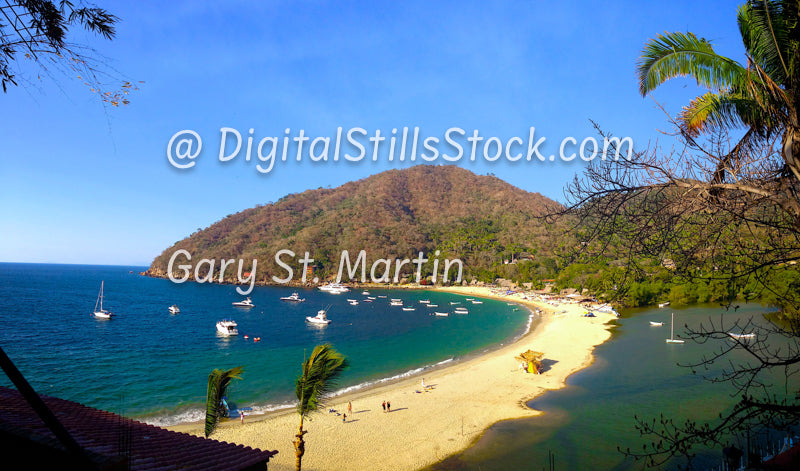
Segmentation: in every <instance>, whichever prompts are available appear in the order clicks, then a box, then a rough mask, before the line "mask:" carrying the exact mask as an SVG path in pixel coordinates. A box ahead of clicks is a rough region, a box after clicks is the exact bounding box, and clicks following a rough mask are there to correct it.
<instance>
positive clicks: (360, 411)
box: [353, 409, 372, 414]
mask: <svg viewBox="0 0 800 471" xmlns="http://www.w3.org/2000/svg"><path fill="white" fill-rule="evenodd" d="M371 410H372V409H362V410H357V411H355V412H353V414H362V413H364V412H370V411H371Z"/></svg>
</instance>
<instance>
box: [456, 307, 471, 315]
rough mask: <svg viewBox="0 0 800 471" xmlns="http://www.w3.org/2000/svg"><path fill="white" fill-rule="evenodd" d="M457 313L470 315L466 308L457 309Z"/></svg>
mask: <svg viewBox="0 0 800 471" xmlns="http://www.w3.org/2000/svg"><path fill="white" fill-rule="evenodd" d="M455 313H456V314H469V311H467V309H466V308H457V309H456V310H455Z"/></svg>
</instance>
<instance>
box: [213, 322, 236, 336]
mask: <svg viewBox="0 0 800 471" xmlns="http://www.w3.org/2000/svg"><path fill="white" fill-rule="evenodd" d="M238 326H239V324H237V323H236V321H234V320H231V319H226V320H223V321H219V322H217V332H219V333H220V334H222V335H225V336H229V335H239V330H238V329H237V327H238Z"/></svg>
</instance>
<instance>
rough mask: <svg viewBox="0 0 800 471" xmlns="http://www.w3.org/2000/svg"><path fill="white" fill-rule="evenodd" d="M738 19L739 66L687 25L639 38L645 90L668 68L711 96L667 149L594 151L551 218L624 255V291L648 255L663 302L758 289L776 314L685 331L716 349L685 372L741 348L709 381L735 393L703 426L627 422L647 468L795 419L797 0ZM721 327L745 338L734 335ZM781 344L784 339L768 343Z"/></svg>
mask: <svg viewBox="0 0 800 471" xmlns="http://www.w3.org/2000/svg"><path fill="white" fill-rule="evenodd" d="M737 19H738V25H739V31H740V33H741V36H742V41H743V44H744V48H745V51H746V61H745V63H744V64H742V63H739V62H737V61H735V60H732V59H730V58H727V57H724V56H721V55H719V54H717V53H716V52H715V51H714V49H713V46H712V44H711V42H710V41H708V40H706V39H704V38H698V37H697V36H696V35H694V34H692V33H665V34H663V35H659V36H657V37H656V38H655V39H653V40H651V41H649V42H648V43H647V44H646V45H645V47H644V50H643V52H642V56H641V59H640V62H639V64H638V72H639V79H640V91H641V93H642V94H643V95H645V94H647V93H650V92H651V91H652V90H654V89H655V88H657V87H658V86H659V85H661V84H662V83H664V82H665V81H667V80H669V79H671V78H675V77H679V76H689V77H692V78H694V79H695V80H697V83H698V85H700V86H701V87H704V88H706V89H708V92H707V93H704V94H703V95H701V96H699V97H697V98H695V99H694V100H692V101H691V102H690V103H689V104H688V105H687V106H686V107H684V109H683V111H682V112H681V113H680V115H679V116H678V117H677V118H675V119H674V120H673V121H672V122H673V124H674V125H675V127H676V136H677V137H678V145H677V146H676V147H674V148H673V149H674V150H672V151H669V152H664V151H663V150H662V149H660V148H658V147H653V148H651V149H645V150H638V151H636V152H634V155H633V156H632V158H631V159H630V160H626V159H622V160H619V161H615V160H612V159H606V160H602V159H596V160H595V161H593V162H591V163H590V164H589V165H588V166H587V167H586V170H585V173H584V175H583V177H577V178H576V179H575V180H574V181H573V183H572V184H570V185H569V187H568V188H567V190H566V192H565V193H566V194H567V195H569V198H570V201H568V209H567V210H566V211H563V212H561V213H559V214H560V215H569V216H570V217H571V218H572V219H571V220H572V221H575V225H576V229H577V230H578V231H579V233H580V234H581V235H582V237H581V239H580V240H582V241H584V242H583V245H582V246H581V251H582V255H583V256H585V257H588V258H591V257H594V256H598V255H602V256H603V257H606V258H610V259H617V260H621V261H624V270H622V271H621V272H619V273H615V276H616V277H615V278H614V280H613V281H614V284H615V285H619V287H620V290H619V292H621V293H625V292H627V291H629V290H627V291H626V288H629V287H630V285H631V283H632V282H634V281H637V280H641V279H642V278H643V277H645V276H647V273H648V272H649V271H650V270H651V269H652V265H648V264H649V261H651V260H658V261H659V263H660V264H661V265H662V266H664V267H666V268H668V269H669V270H670V271H671V272H672V273H673V275H674V276H675V277H676V278H675V281H676V283H674V284H673V286H671V287H669V288H667V286H665V289H669V292H670V299H671V300H673V301H676V302H693V301H695V300H697V299H698V298H699V297H703V298H708V299H720V300H724V301H727V300H730V299H731V298H732V296H735V295H738V296H741V297H743V298H745V299H752V298H753V297H761V298H762V299H769V300H770V302H772V303H774V304H775V305H778V306H779V307H780V308H781V309H782V310H783V314H784V316H783V317H784V318H785V319H787V321H786V322H783V323H781V324H780V325H778V324H773V325H769V326H767V327H765V328H761V327H759V325H747V326H741V325H739V326H737V325H730V324H731V323H730V321H727V322H726V321H725V320H724V319H723V321H722V322H717V323H711V324H706V325H705V326H703V327H700V328H699V329H696V330H692V331H689V332H688V334H686V335H685V337H688V338H691V339H694V340H696V341H698V342H716V345H718V346H719V350H718V353H717V354H716V355H711V356H710V357H708V358H704V359H702V360H701V361H700V362H699V363H698V364H697V365H689V366H693V367H694V368H699V367H701V366H710V365H711V364H715V363H717V362H725V361H726V360H730V357H729V354H730V353H731V352H734V351H736V352H741V353H743V354H744V355H745V356H746V358H747V360H744V361H741V362H737V361H734V360H730V361H731V363H729V367H728V368H726V369H725V370H724V372H723V373H721V376H720V377H717V378H715V380H717V381H724V382H728V383H729V384H730V385H731V386H732V387H733V391H734V392H733V394H735V395H736V396H737V397H739V398H740V399H739V401H738V403H737V404H736V405H735V406H734V407H733V408H732V409H727V410H725V411H722V412H721V414H720V417H719V419H717V420H712V421H709V422H706V423H702V422H695V421H691V420H688V421H686V422H684V423H678V422H677V421H673V420H662V421H638V424H637V425H638V429H639V430H640V431H641V432H642V433H643V434H644V435H645V436H649V437H653V438H655V439H654V440H653V442H652V444H651V445H648V446H647V447H645V449H644V450H643V451H641V452H629V453H630V454H631V455H633V456H634V457H637V458H643V459H645V460H646V462H647V463H649V464H650V465H655V466H659V465H661V464H663V463H664V462H666V461H667V460H668V459H670V458H671V457H673V456H675V455H685V456H687V457H691V456H692V455H693V453H694V450H695V449H696V447H697V446H710V445H715V444H716V445H719V444H723V443H725V441H726V440H727V439H728V438H730V437H731V436H733V435H735V434H737V432H739V431H745V430H750V429H751V428H758V427H774V428H781V427H786V426H787V424H796V423H797V421H798V419H800V394H798V392H800V391H798V390H797V387H796V384H794V383H792V381H790V379H791V377H792V375H794V374H795V372H797V370H798V368H799V367H800V323H799V322H798V320H797V319H798V317H797V313H798V312H800V290H798V285H797V284H796V283H794V282H793V280H795V279H797V278H798V277H797V265H796V264H797V263H798V260H800V197H798V195H799V194H800V193H799V192H800V172H798V163H797V161H796V157H795V156H796V155H798V150H800V147H799V146H800V134H798V127H799V126H800V123H799V121H798V109H800V86H799V85H800V41H798V38H800V25H799V24H798V21H800V4H799V3H798V2H797V1H796V0H795V1H749V2H747V3H745V4H744V5H742V6H741V7H740V8H739V10H738V17H737ZM601 135H603V136H604V137H609V138H610V137H611V136H609V135H608V134H606V133H603V132H602V131H601ZM701 283H702V284H701ZM640 288H641V287H640ZM641 294H642V293H641V290H639V292H638V293H634V295H636V296H638V295H641ZM732 329H733V330H744V329H748V330H755V333H756V336H755V338H754V339H752V340H750V341H747V342H744V341H734V342H731V337H730V336H729V335H728V332H729V331H730V330H732ZM778 342H780V343H784V342H786V343H788V346H784V347H783V348H782V349H776V348H773V347H772V345H773V343H778ZM726 364H727V363H726ZM775 374H779V375H782V376H785V378H786V381H785V382H783V381H782V383H783V384H780V386H778V385H775V386H773V384H775V383H772V382H770V381H769V380H766V379H765V378H774V375H775ZM784 387H785V388H786V389H784ZM787 393H788V394H787Z"/></svg>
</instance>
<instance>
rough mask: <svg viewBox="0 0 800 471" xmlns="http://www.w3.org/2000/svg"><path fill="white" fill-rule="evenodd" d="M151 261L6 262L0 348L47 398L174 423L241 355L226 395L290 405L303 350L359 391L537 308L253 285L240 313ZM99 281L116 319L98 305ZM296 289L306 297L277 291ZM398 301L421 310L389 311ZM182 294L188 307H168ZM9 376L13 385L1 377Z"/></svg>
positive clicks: (223, 296) (199, 411) (189, 416)
mask: <svg viewBox="0 0 800 471" xmlns="http://www.w3.org/2000/svg"><path fill="white" fill-rule="evenodd" d="M142 270H144V267H117V266H83V265H42V264H9V263H0V325H2V326H3V329H1V330H0V345H2V347H3V349H4V350H5V351H6V354H8V356H9V357H10V358H11V359H12V360H13V361H14V362H15V363H16V365H17V367H18V368H19V369H20V371H22V373H23V374H24V375H25V376H26V378H27V379H28V381H29V382H30V383H31V384H32V386H33V387H34V388H35V389H36V390H37V391H38V392H40V393H42V394H47V395H52V396H57V397H61V398H64V399H69V400H73V401H78V402H81V403H83V404H87V405H90V406H93V407H99V408H102V409H105V410H110V411H113V412H117V413H122V414H125V415H127V416H132V417H137V418H140V419H143V420H146V421H147V422H150V423H154V424H160V425H169V424H174V423H178V422H182V421H188V420H200V419H202V417H203V410H204V409H203V404H204V402H205V394H206V383H207V378H208V373H209V372H210V371H211V370H212V369H214V368H231V367H234V366H238V365H244V375H243V379H242V380H239V381H235V382H234V383H233V384H232V386H231V387H230V389H229V397H230V399H231V400H232V401H233V402H234V405H236V406H238V407H242V408H245V407H250V408H252V409H253V411H254V412H258V411H263V410H269V409H273V408H276V407H287V406H289V404H290V403H291V401H292V397H293V392H294V379H295V376H296V375H297V373H298V372H299V369H300V364H301V363H302V361H303V358H304V354H305V352H310V351H311V349H313V348H314V346H315V345H317V344H320V343H326V342H327V343H331V344H333V346H334V347H335V348H336V349H337V350H339V351H341V352H342V353H344V354H345V355H346V356H347V357H348V358H349V359H350V362H351V367H350V368H349V370H347V372H346V373H345V375H344V376H343V378H342V380H341V382H340V384H339V386H340V387H341V388H342V389H352V388H359V387H364V386H366V385H369V384H373V383H376V382H380V381H385V380H387V379H388V378H393V377H399V376H403V375H408V374H412V373H414V372H416V371H418V370H419V369H420V368H429V367H433V366H435V365H437V364H442V363H446V362H448V361H452V360H453V359H459V358H460V357H463V356H465V355H469V354H470V353H472V352H477V351H482V350H485V349H487V348H491V347H492V346H494V345H496V344H498V343H501V342H504V341H505V340H507V339H509V338H511V337H514V336H516V335H519V334H521V333H522V332H523V331H524V329H525V328H526V325H527V324H528V320H529V314H528V312H527V311H525V310H524V309H519V310H516V311H515V310H513V308H512V307H510V306H508V305H507V304H506V303H503V302H497V301H491V300H485V301H484V303H483V304H468V303H467V302H466V301H465V300H464V297H463V296H459V295H454V294H448V293H438V292H430V291H405V290H370V296H372V297H375V298H376V299H375V300H374V302H371V303H368V302H363V299H365V297H366V296H364V295H362V294H361V291H360V290H358V291H355V290H354V291H350V292H348V293H344V294H339V295H332V294H327V293H324V292H321V291H319V290H316V289H305V290H298V289H293V288H284V287H256V288H255V289H254V290H253V292H252V293H250V295H249V296H250V297H251V298H252V300H253V302H254V303H255V305H256V307H254V308H250V309H243V308H236V307H234V306H232V304H231V303H232V302H234V301H239V300H241V299H242V298H243V297H242V296H240V295H239V294H238V293H236V290H235V287H234V286H231V285H218V284H197V283H183V284H175V283H172V282H171V281H169V280H165V279H154V278H148V277H143V276H140V275H138V273H139V272H140V271H142ZM131 271H132V272H133V273H130V272H131ZM101 281H105V303H104V307H105V308H106V309H108V310H110V311H111V312H113V313H114V314H115V317H114V318H113V319H111V320H101V319H95V318H94V317H93V316H92V314H91V313H92V311H93V308H94V304H95V300H96V298H97V294H98V291H99V289H100V282H101ZM293 291H298V292H299V293H300V297H303V298H306V301H305V302H302V303H286V302H282V301H280V300H279V298H280V297H282V296H287V295H289V294H291V293H292V292H293ZM379 296H386V297H385V298H382V297H379ZM390 298H400V299H403V301H404V304H405V305H412V306H414V307H416V311H402V310H401V309H400V308H398V307H390V306H389V299H390ZM347 299H357V300H359V301H361V302H360V303H359V304H358V305H357V306H351V305H349V304H348V302H347ZM420 299H429V300H430V301H431V303H437V304H439V308H433V309H432V308H426V307H424V305H422V304H420V303H419V302H418V301H419V300H420ZM451 301H452V302H460V303H461V304H460V305H462V306H463V305H466V306H467V307H468V308H469V315H466V316H459V315H453V314H451V315H450V316H449V317H437V316H433V315H431V311H434V310H435V311H443V310H449V311H450V312H452V311H453V309H454V308H455V307H456V306H455V305H450V304H449V303H450V302H451ZM172 304H177V305H178V306H179V307H180V309H181V312H180V314H177V315H170V314H169V312H168V310H167V308H168V306H170V305H172ZM319 309H327V310H328V317H329V318H330V319H331V320H332V322H331V324H329V325H328V326H327V327H324V328H321V327H317V326H311V325H308V324H307V323H306V322H305V317H306V316H313V315H315V314H316V312H317V311H318V310H319ZM224 318H232V319H234V320H236V322H237V323H238V324H239V333H240V335H239V336H237V337H228V338H225V337H222V336H219V335H217V333H216V329H215V324H216V322H217V321H219V320H222V319H224ZM245 335H248V336H249V337H250V338H249V339H245V338H244V336H245ZM253 337H261V339H262V340H261V341H260V342H258V343H256V342H253V340H252V339H253ZM0 384H2V385H5V386H8V385H10V381H9V380H8V379H7V378H6V377H5V375H2V376H0Z"/></svg>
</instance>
